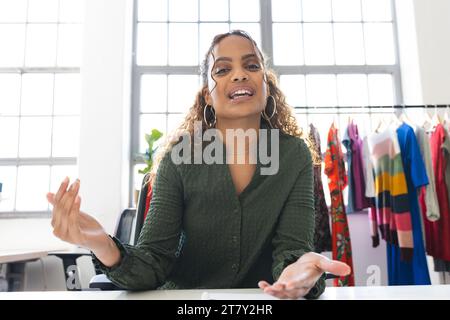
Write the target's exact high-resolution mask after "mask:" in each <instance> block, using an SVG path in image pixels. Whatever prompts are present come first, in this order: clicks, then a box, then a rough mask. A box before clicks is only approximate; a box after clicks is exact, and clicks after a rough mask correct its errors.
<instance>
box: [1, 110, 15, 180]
mask: <svg viewBox="0 0 450 320" xmlns="http://www.w3.org/2000/svg"><path fill="white" fill-rule="evenodd" d="M18 141H19V118H18V117H0V158H16V157H17V148H18V144H17V142H18ZM0 168H1V166H0ZM0 182H2V181H1V176H0Z"/></svg>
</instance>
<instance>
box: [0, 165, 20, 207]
mask: <svg viewBox="0 0 450 320" xmlns="http://www.w3.org/2000/svg"><path fill="white" fill-rule="evenodd" d="M16 173H17V167H16V166H0V182H1V183H2V184H3V186H2V201H0V212H1V211H13V210H14V200H15V199H14V198H15V197H16Z"/></svg>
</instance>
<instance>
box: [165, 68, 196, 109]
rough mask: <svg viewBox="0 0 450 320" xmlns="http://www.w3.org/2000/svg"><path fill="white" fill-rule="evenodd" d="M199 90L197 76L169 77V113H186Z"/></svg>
mask: <svg viewBox="0 0 450 320" xmlns="http://www.w3.org/2000/svg"><path fill="white" fill-rule="evenodd" d="M199 90H200V86H199V84H198V76H196V75H195V76H191V75H169V94H168V97H169V112H182V113H186V112H187V111H188V110H189V108H190V107H192V105H193V104H194V102H195V95H196V94H197V92H198V91H199Z"/></svg>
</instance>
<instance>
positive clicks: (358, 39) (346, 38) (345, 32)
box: [334, 23, 365, 65]
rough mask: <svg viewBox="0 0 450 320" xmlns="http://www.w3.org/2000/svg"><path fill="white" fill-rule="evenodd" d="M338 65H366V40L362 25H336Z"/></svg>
mask: <svg viewBox="0 0 450 320" xmlns="http://www.w3.org/2000/svg"><path fill="white" fill-rule="evenodd" d="M334 44H335V50H336V64H339V65H362V64H364V59H365V58H364V38H363V29H362V24H361V23H335V24H334Z"/></svg>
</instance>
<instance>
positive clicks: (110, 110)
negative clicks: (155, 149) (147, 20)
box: [0, 0, 132, 290]
mask: <svg viewBox="0 0 450 320" xmlns="http://www.w3.org/2000/svg"><path fill="white" fill-rule="evenodd" d="M131 21H132V1H131V0H89V1H86V4H85V20H84V34H83V37H84V39H83V55H82V65H81V77H82V99H81V100H82V106H81V115H80V123H81V125H80V146H79V147H80V148H79V158H78V166H79V178H80V180H81V189H80V195H81V198H82V204H81V209H82V210H83V211H85V212H88V213H89V214H92V215H94V216H95V217H97V218H98V219H99V221H100V222H101V223H102V225H103V226H104V227H105V229H106V231H107V232H109V233H114V231H115V226H116V221H117V218H118V216H119V214H120V213H121V212H122V210H123V209H125V208H127V207H128V183H129V180H128V177H129V165H130V157H129V155H130V151H129V150H130V149H129V145H130V143H129V141H130V121H129V119H130V110H131V107H130V102H131V96H130V89H131V88H130V81H131V27H132V23H131ZM55 244H57V245H59V246H61V245H62V246H64V244H61V242H60V241H58V240H57V239H56V238H55V237H54V236H53V234H52V230H51V228H50V219H9V220H1V221H0V248H9V249H11V248H32V247H35V246H40V247H53V246H54V245H55ZM43 262H44V270H45V273H43V270H42V264H41V262H40V261H37V262H33V263H29V264H28V265H27V271H28V272H27V283H26V284H25V288H26V289H29V290H39V289H41V290H42V289H44V288H46V289H48V290H61V289H63V288H64V286H65V283H64V277H63V273H62V264H61V262H60V261H59V259H58V258H55V257H49V258H44V259H43ZM79 263H80V269H81V274H80V277H81V281H82V286H83V287H86V286H87V284H88V280H89V278H90V277H91V276H92V275H93V274H94V272H93V268H92V263H91V262H90V259H89V258H87V257H84V258H81V259H80V261H79ZM43 274H45V275H46V279H47V285H46V286H44V283H43V281H44V280H43V279H44V277H43Z"/></svg>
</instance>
